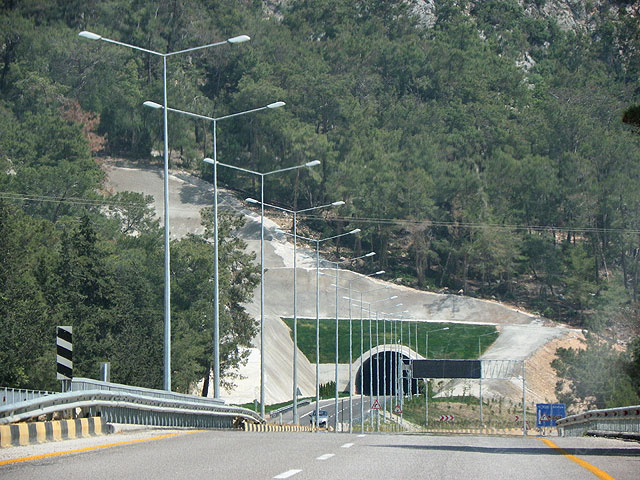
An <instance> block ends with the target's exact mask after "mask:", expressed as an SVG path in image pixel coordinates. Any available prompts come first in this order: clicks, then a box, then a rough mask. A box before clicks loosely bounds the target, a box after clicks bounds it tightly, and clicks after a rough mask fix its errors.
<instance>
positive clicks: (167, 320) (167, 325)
mask: <svg viewBox="0 0 640 480" xmlns="http://www.w3.org/2000/svg"><path fill="white" fill-rule="evenodd" d="M78 35H79V36H80V37H82V38H86V39H88V40H102V41H103V42H108V43H113V44H115V45H120V46H123V47H127V48H131V49H133V50H138V51H141V52H145V53H149V54H151V55H156V56H158V57H162V93H163V99H164V101H163V104H164V107H165V108H164V116H163V138H164V389H165V390H171V300H170V298H171V284H170V278H169V262H170V259H169V133H168V132H169V128H168V126H167V110H168V105H167V58H168V57H171V56H174V55H178V54H181V53H187V52H194V51H196V50H202V49H205V48H210V47H217V46H219V45H226V44H234V43H243V42H246V41H248V40H250V38H249V37H248V36H247V35H239V36H237V37H231V38H228V39H227V40H224V41H221V42H215V43H209V44H207V45H201V46H199V47H192V48H186V49H184V50H178V51H176V52H169V53H160V52H156V51H154V50H149V49H146V48H141V47H137V46H135V45H130V44H128V43H123V42H118V41H116V40H112V39H110V38H106V37H103V36H102V35H98V34H96V33H93V32H87V31H83V32H80V33H79V34H78ZM216 278H217V277H216Z"/></svg>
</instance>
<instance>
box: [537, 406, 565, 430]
mask: <svg viewBox="0 0 640 480" xmlns="http://www.w3.org/2000/svg"><path fill="white" fill-rule="evenodd" d="M566 416H567V407H566V405H565V404H564V403H538V404H536V427H555V426H556V420H560V419H561V418H564V417H566Z"/></svg>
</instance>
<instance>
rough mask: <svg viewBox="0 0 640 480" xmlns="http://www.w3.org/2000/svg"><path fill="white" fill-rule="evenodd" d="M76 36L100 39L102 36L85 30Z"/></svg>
mask: <svg viewBox="0 0 640 480" xmlns="http://www.w3.org/2000/svg"><path fill="white" fill-rule="evenodd" d="M78 36H80V37H82V38H86V39H89V40H100V39H101V38H102V35H98V34H97V33H93V32H87V31H82V32H80V33H79V34H78Z"/></svg>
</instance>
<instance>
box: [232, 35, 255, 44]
mask: <svg viewBox="0 0 640 480" xmlns="http://www.w3.org/2000/svg"><path fill="white" fill-rule="evenodd" d="M249 40H251V37H249V35H238V36H237V37H231V38H229V39H227V42H229V43H244V42H248V41H249Z"/></svg>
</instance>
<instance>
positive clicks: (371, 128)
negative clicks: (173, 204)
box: [0, 0, 640, 398]
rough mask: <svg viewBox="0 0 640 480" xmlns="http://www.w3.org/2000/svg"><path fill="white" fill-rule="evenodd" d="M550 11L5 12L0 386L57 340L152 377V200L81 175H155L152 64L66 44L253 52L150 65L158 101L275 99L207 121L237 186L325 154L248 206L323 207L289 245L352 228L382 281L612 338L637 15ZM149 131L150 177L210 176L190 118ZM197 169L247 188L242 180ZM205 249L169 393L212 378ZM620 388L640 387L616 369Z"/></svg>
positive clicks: (85, 355) (633, 221) (232, 319)
mask: <svg viewBox="0 0 640 480" xmlns="http://www.w3.org/2000/svg"><path fill="white" fill-rule="evenodd" d="M551 1H552V0H547V1H546V2H545V0H521V1H516V0H486V1H476V2H469V1H466V0H458V1H453V0H437V1H436V2H435V11H434V13H435V16H434V17H433V19H432V21H430V22H427V23H428V25H425V22H424V18H421V17H420V16H419V15H418V14H417V13H416V10H414V8H413V2H411V1H408V2H405V1H384V2H382V1H379V0H359V1H354V0H289V1H286V2H263V1H258V0H255V1H253V0H238V1H234V2H225V1H221V0H192V1H186V0H172V1H167V2H161V3H159V4H154V3H151V2H144V1H140V0H106V1H84V2H83V1H62V0H25V1H15V0H13V1H11V0H9V1H4V2H2V4H1V6H0V132H1V134H0V229H1V230H2V233H1V235H0V250H1V252H0V295H1V298H0V318H2V323H3V327H4V328H3V329H2V333H0V365H2V369H1V372H0V384H9V385H12V386H32V387H41V388H42V387H47V386H49V387H51V385H52V384H53V383H55V382H54V380H53V377H54V374H53V371H54V370H53V369H54V361H53V358H54V355H55V353H54V350H53V349H52V348H49V347H48V346H47V345H53V340H52V332H53V331H54V330H53V326H55V325H56V324H73V325H76V326H77V328H78V329H79V331H80V332H82V334H81V335H80V336H79V337H78V338H82V339H83V340H82V342H83V343H81V344H79V345H78V352H77V358H78V362H77V368H78V372H81V373H83V374H87V375H89V374H91V373H92V372H94V371H95V370H96V369H97V363H96V362H97V361H98V360H110V361H111V362H112V363H115V364H116V365H115V366H114V369H113V370H114V372H118V373H117V374H116V375H117V376H116V378H115V380H117V381H122V382H131V383H138V384H141V385H149V386H159V384H160V383H161V355H162V352H161V351H160V350H159V349H160V346H161V341H159V340H158V339H159V338H160V336H161V334H162V332H161V328H162V321H161V318H162V298H161V295H162V292H161V290H159V289H158V288H157V285H158V284H160V283H161V282H162V271H161V269H162V260H161V257H162V244H161V243H162V242H161V230H160V228H159V227H158V224H157V223H156V222H155V221H154V220H153V216H152V213H151V212H150V210H149V205H150V199H148V198H142V197H141V196H139V195H136V194H128V195H127V194H119V195H115V196H113V195H111V196H110V195H108V194H107V192H103V191H102V190H101V186H102V180H103V177H104V175H103V173H102V170H101V168H100V163H101V162H102V161H103V159H104V158H106V157H110V156H111V157H126V158H128V159H130V160H132V161H138V162H147V163H148V162H157V161H158V158H157V157H154V156H152V152H157V151H158V150H161V149H162V124H161V116H160V115H158V114H157V112H154V111H150V110H149V109H145V108H143V107H142V103H143V102H144V101H145V100H153V101H158V102H159V101H161V100H162V62H161V60H160V59H158V58H157V57H154V56H152V55H146V54H141V53H140V52H135V51H132V50H130V49H127V48H119V47H116V46H113V45H111V46H108V45H106V44H105V43H103V42H92V41H89V40H86V39H83V38H80V37H78V32H80V31H82V30H88V31H93V32H96V33H98V34H100V35H103V36H105V37H108V38H112V39H115V40H118V41H122V42H126V43H130V44H133V45H137V46H140V47H143V48H147V49H150V50H155V51H159V52H174V51H178V50H181V49H185V48H189V47H193V46H197V45H204V44H208V43H212V42H215V41H219V40H223V39H225V38H229V37H231V36H234V35H240V34H247V35H249V36H250V37H251V41H250V42H249V43H245V44H242V45H227V46H224V47H221V48H212V49H205V50H202V51H199V52H194V53H190V54H185V55H177V56H175V57H169V59H168V61H167V63H168V70H167V72H168V73H167V75H168V101H169V105H170V106H172V107H175V108H180V109H184V110H188V111H192V112H198V113H201V114H204V115H211V116H221V115H226V114H229V113H233V112H237V111H243V110H247V109H250V108H254V107H257V106H262V105H266V104H268V103H270V102H273V101H277V100H284V101H286V102H287V106H286V108H284V109H279V110H278V111H277V112H273V113H270V114H269V115H255V116H248V117H246V118H245V117H243V118H242V119H238V120H230V121H229V122H225V124H220V125H219V126H218V129H219V134H218V141H217V144H218V154H219V158H221V160H222V159H224V160H222V161H226V162H228V163H235V164H238V165H243V166H245V167H248V168H251V169H255V170H259V171H266V170H273V169H276V168H280V167H287V166H291V165H297V164H300V163H304V162H306V161H308V160H315V159H318V160H321V161H322V167H321V168H319V169H317V171H307V170H306V169H305V170H301V171H299V173H298V177H297V178H296V180H295V185H294V188H291V185H290V184H288V183H284V182H282V180H279V179H278V178H277V176H276V177H273V178H271V177H267V183H266V187H265V192H266V198H267V201H269V202H270V203H278V204H281V205H286V206H288V207H292V206H293V207H298V208H304V207H306V206H310V205H314V204H318V203H321V202H327V201H334V200H343V201H345V202H346V205H345V207H343V208H342V209H341V210H340V212H339V215H338V216H336V217H333V218H332V221H331V222H325V221H320V219H319V218H314V217H313V216H307V217H305V218H304V219H303V220H304V223H305V228H308V229H312V230H316V231H317V232H319V233H321V234H331V235H332V234H337V233H341V232H342V231H346V230H347V229H352V228H360V229H361V230H362V235H360V236H359V238H357V239H355V240H349V241H350V242H354V243H352V244H348V245H342V247H344V248H350V249H353V250H355V252H356V253H360V252H364V251H369V250H374V251H376V252H377V253H378V255H377V256H376V261H377V262H378V263H379V266H380V267H381V268H384V269H385V270H386V271H387V272H388V278H389V279H391V280H395V281H397V282H401V283H403V284H406V285H410V286H415V287H418V288H424V289H429V290H435V291H451V292H457V291H461V292H462V293H464V294H465V295H473V296H477V297H481V298H495V299H499V300H501V301H505V302H508V303H511V304H514V305H518V306H520V307H522V308H526V309H529V310H531V311H535V312H539V314H541V315H544V316H545V317H547V318H550V319H554V320H557V321H562V322H567V323H570V324H572V325H574V326H580V327H583V328H587V329H589V330H591V331H594V332H596V333H598V334H599V335H600V336H601V338H602V339H604V341H614V342H615V341H621V342H623V343H627V342H630V341H631V340H632V339H633V338H634V337H635V336H637V334H638V327H639V321H638V318H639V306H640V299H639V298H638V295H639V293H640V284H639V281H638V280H639V277H640V189H639V188H638V187H637V185H638V182H639V181H640V137H638V131H637V129H636V130H635V131H634V130H633V127H632V126H630V125H629V124H628V122H627V123H625V122H623V121H622V119H623V113H624V112H625V110H627V109H629V108H630V107H631V106H633V105H637V104H640V13H639V12H638V6H637V3H635V2H633V1H629V0H618V1H606V0H602V1H598V2H584V4H583V5H579V6H580V8H582V11H583V13H584V15H588V18H589V22H586V23H585V24H584V25H583V24H580V25H578V26H576V28H566V27H565V26H561V25H560V24H559V23H558V21H557V19H556V18H554V17H553V16H549V15H544V14H543V7H544V5H545V3H547V4H548V3H551ZM553 1H554V2H556V3H558V2H560V3H561V0H553ZM587 4H588V5H587ZM532 12H533V13H532ZM169 138H170V139H171V140H170V150H171V151H170V163H171V166H172V167H180V168H185V169H190V170H192V171H194V172H196V173H199V174H201V175H203V176H206V177H207V178H208V177H209V175H210V172H209V171H207V170H206V168H205V167H204V166H203V165H204V164H203V163H202V162H201V161H200V160H201V159H202V157H203V156H210V155H211V149H212V146H211V145H212V134H211V131H210V129H209V125H207V124H203V123H198V122H193V121H191V120H188V119H186V118H179V117H172V119H171V121H170V122H169ZM219 175H220V176H221V179H222V181H223V182H224V183H226V184H227V185H228V186H230V187H232V188H235V189H237V190H240V191H243V192H248V193H251V194H255V190H256V187H257V185H256V184H255V183H253V182H254V181H255V179H252V178H249V177H243V176H238V175H235V174H234V175H232V174H230V173H229V172H228V171H222V172H220V173H219ZM238 221H239V220H237V219H235V218H233V217H227V219H226V227H225V232H224V233H225V238H226V239H228V241H227V242H225V245H227V250H226V252H225V254H224V255H225V259H224V262H225V265H226V268H225V269H224V275H225V276H226V280H224V279H223V280H224V281H225V282H226V283H225V284H224V288H223V290H224V292H225V295H226V298H225V299H224V301H225V302H226V303H227V304H228V305H234V307H233V308H229V309H227V310H225V312H226V313H225V316H226V317H225V319H224V321H223V323H224V327H223V328H224V329H226V330H225V332H226V334H225V338H227V340H228V344H227V347H226V351H224V352H223V354H224V358H225V363H224V366H225V368H224V371H225V372H227V373H228V372H230V371H231V370H232V367H233V366H234V365H237V364H238V362H241V361H242V360H243V354H242V351H243V350H242V347H243V346H246V345H248V342H249V341H250V338H251V337H252V335H253V334H254V333H255V328H256V326H255V324H254V323H253V322H252V321H251V320H250V319H249V318H247V316H246V314H244V312H243V310H242V308H241V306H240V305H241V304H242V302H243V301H246V300H247V299H248V298H250V297H249V296H250V295H251V290H252V286H253V285H255V282H256V276H255V270H254V267H252V266H250V265H251V258H249V257H247V256H245V255H244V254H243V253H242V244H241V242H239V241H238V240H237V239H234V237H233V236H232V231H233V228H234V226H237V222H238ZM134 233H135V234H134ZM206 235H208V233H207V234H206ZM206 235H205V236H204V237H196V236H191V237H188V238H186V239H184V240H180V241H174V242H173V244H172V259H173V260H172V272H171V273H172V278H173V279H174V281H173V286H172V306H173V309H174V313H173V315H174V316H175V318H176V320H175V323H176V326H175V330H174V336H175V340H174V345H175V347H174V353H173V355H174V357H175V358H174V360H173V363H174V370H175V373H174V375H175V378H176V380H175V383H176V388H179V389H182V390H185V389H186V388H187V386H188V385H189V384H190V383H192V382H193V381H194V380H195V379H197V378H201V377H202V376H203V375H204V374H205V373H206V372H207V371H208V369H209V368H210V360H208V358H209V357H210V353H209V352H210V346H209V344H210V328H211V327H210V325H209V324H208V323H207V321H206V319H207V318H209V319H210V318H211V312H210V311H209V310H210V309H211V305H210V304H211V302H210V298H211V292H209V291H205V290H204V287H203V285H206V283H207V282H206V281H203V280H205V279H207V278H210V275H211V268H212V266H211V265H210V263H207V260H206V258H207V256H208V255H209V256H210V252H209V249H210V244H209V243H208V242H207V237H206ZM174 250H175V251H174ZM338 251H339V250H337V249H336V250H335V251H333V252H327V254H329V255H331V254H334V253H336V252H338ZM209 258H210V257H209ZM240 267H242V268H240ZM598 341H600V340H598ZM637 342H638V341H637V340H636V343H637ZM636 347H637V345H636ZM223 348H224V347H223ZM629 350H632V349H629ZM636 351H637V352H638V355H637V357H638V358H640V349H638V348H636ZM573 353H575V352H573ZM626 355H627V354H621V355H620V361H621V362H623V363H624V362H627V363H625V365H627V366H628V365H630V363H629V362H631V361H632V358H631V356H629V357H627V356H626ZM629 355H630V354H629ZM569 357H570V356H565V357H564V359H565V360H566V361H567V362H570V360H571V359H570V358H569ZM616 358H618V357H616ZM634 358H635V357H634ZM636 360H637V358H636ZM573 363H575V361H574V362H573ZM625 368H626V367H625ZM564 371H565V373H566V371H567V368H565V369H564ZM232 381H233V378H231V377H227V382H232ZM625 381H627V383H629V382H631V383H630V384H629V385H630V390H629V391H630V392H633V391H634V390H635V392H638V391H639V390H640V379H638V378H637V376H636V377H635V379H634V378H633V375H628V376H627V377H625ZM636 398H637V397H636Z"/></svg>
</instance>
